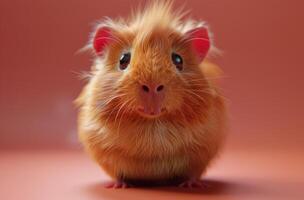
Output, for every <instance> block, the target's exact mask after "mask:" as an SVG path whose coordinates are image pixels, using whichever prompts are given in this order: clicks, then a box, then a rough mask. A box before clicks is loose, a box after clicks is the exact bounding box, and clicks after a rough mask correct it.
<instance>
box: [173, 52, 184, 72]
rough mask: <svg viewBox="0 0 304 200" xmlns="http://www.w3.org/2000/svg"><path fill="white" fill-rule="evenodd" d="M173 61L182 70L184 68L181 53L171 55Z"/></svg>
mask: <svg viewBox="0 0 304 200" xmlns="http://www.w3.org/2000/svg"><path fill="white" fill-rule="evenodd" d="M171 58H172V62H173V64H174V65H175V66H176V68H177V69H178V70H179V71H181V70H182V69H183V59H182V57H181V56H180V55H178V54H176V53H172V55H171Z"/></svg>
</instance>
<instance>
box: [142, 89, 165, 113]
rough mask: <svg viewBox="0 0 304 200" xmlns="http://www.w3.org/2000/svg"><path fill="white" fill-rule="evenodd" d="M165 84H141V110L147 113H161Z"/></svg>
mask: <svg viewBox="0 0 304 200" xmlns="http://www.w3.org/2000/svg"><path fill="white" fill-rule="evenodd" d="M164 89H165V86H164V85H162V84H143V85H141V89H140V94H141V95H140V96H141V99H142V107H143V111H144V113H145V114H147V115H152V116H153V115H158V114H160V113H161V109H162V102H163V99H164V96H165V95H164Z"/></svg>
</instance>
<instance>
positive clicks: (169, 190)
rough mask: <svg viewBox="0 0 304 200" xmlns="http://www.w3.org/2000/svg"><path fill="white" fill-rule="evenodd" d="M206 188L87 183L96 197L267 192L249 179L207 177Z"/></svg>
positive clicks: (220, 194)
mask: <svg viewBox="0 0 304 200" xmlns="http://www.w3.org/2000/svg"><path fill="white" fill-rule="evenodd" d="M203 182H204V183H205V184H206V188H203V189H188V188H179V187H174V186H170V187H136V188H127V189H107V188H105V187H104V186H105V184H106V183H105V182H104V183H95V184H91V185H87V186H86V187H85V192H87V193H89V195H90V196H92V197H95V198H96V199H102V197H106V198H107V199H122V198H123V199H150V198H151V199H157V200H161V199H166V198H170V197H171V198H172V197H173V196H174V197H180V198H181V199H182V197H183V198H184V197H186V196H190V195H196V196H200V197H201V196H217V195H218V196H223V195H224V196H234V197H235V196H239V197H240V196H248V195H249V196H256V195H263V194H266V193H267V191H265V189H264V188H261V187H258V186H257V185H255V184H252V183H250V182H249V181H248V180H247V181H244V182H238V183H233V182H228V181H224V180H215V179H205V180H204V181H203ZM175 199H176V198H175Z"/></svg>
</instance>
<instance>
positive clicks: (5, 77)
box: [0, 0, 304, 148]
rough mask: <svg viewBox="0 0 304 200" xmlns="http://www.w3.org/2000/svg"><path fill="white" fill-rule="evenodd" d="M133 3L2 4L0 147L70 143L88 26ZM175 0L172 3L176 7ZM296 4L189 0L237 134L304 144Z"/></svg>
mask: <svg viewBox="0 0 304 200" xmlns="http://www.w3.org/2000/svg"><path fill="white" fill-rule="evenodd" d="M136 2H138V1H124V0H120V1H119V0H112V1H102V0H99V1H97V0H95V1H81V0H74V1H60V3H59V2H58V1H47V0H43V1H34V0H28V1H22V0H19V1H18V0H14V1H11V0H2V1H1V3H0V20H1V30H0V31H1V32H0V67H1V71H0V81H1V82H0V110H1V112H0V147H1V148H15V147H26V148H28V147H43V148H46V147H53V146H61V147H73V146H75V145H77V139H76V137H75V136H76V109H75V108H74V107H73V104H72V101H73V99H75V97H76V96H77V95H78V93H79V91H80V89H81V86H82V85H83V84H84V82H83V81H80V80H78V78H77V76H78V75H77V73H79V72H81V71H83V70H89V67H90V64H91V61H90V60H91V57H90V55H88V54H77V53H76V52H77V50H78V49H80V48H81V47H83V45H84V44H85V43H86V41H87V38H88V34H89V32H90V31H91V28H92V26H91V25H92V23H93V22H95V21H96V20H97V19H100V18H101V17H103V16H111V17H115V16H118V15H122V16H125V15H126V14H128V13H129V10H130V8H131V7H132V6H136V5H137V3H136ZM182 2H183V1H177V3H176V5H181V4H182ZM299 2H301V1H287V0H286V1H275V0H274V1H248V0H245V1H244V0H233V1H216V0H204V1H200V0H197V1H187V4H186V5H187V6H186V7H187V8H190V9H191V10H192V12H191V13H192V15H193V17H195V18H200V19H204V20H206V21H207V22H208V23H209V24H210V26H211V29H212V31H213V32H214V34H215V42H216V45H217V46H218V47H219V48H220V49H222V50H223V51H224V54H223V56H222V57H219V58H218V59H217V60H216V63H218V64H219V65H220V66H221V67H222V69H223V70H224V71H225V74H226V75H225V76H226V77H225V78H223V87H224V88H225V94H226V96H227V97H228V98H229V99H230V101H229V107H230V110H231V131H230V134H233V135H237V137H238V138H245V139H246V138H252V137H257V136H261V137H267V139H269V140H278V139H280V138H281V137H282V138H283V137H284V142H286V141H285V139H288V140H290V142H291V141H293V142H299V140H301V141H303V138H304V136H303V134H302V133H303V130H304V123H303V120H304V117H303V111H304V92H303V91H302V90H303V86H304V78H303V72H304V59H303V55H302V54H303V45H304V38H303V36H304V28H303V19H304V13H303V12H302V8H303V6H304V3H302V4H300V3H299ZM285 137H286V138H285Z"/></svg>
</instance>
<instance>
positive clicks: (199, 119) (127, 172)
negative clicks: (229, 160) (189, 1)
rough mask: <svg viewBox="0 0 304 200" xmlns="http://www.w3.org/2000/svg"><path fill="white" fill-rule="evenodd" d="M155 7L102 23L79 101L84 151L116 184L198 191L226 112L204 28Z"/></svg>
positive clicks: (167, 7) (166, 4)
mask: <svg viewBox="0 0 304 200" xmlns="http://www.w3.org/2000/svg"><path fill="white" fill-rule="evenodd" d="M184 13H185V12H183V11H180V10H179V11H174V10H173V8H172V2H171V1H154V3H151V4H149V5H147V6H145V7H144V8H143V9H142V10H141V11H136V13H135V14H134V13H133V15H132V16H131V17H130V18H129V19H121V18H119V19H116V20H112V19H109V18H106V19H104V20H102V21H101V22H100V23H99V24H98V25H97V27H96V29H95V30H94V32H93V34H92V36H91V39H90V41H89V44H88V48H89V49H91V50H92V52H93V53H94V58H95V62H94V64H93V67H92V69H91V71H90V78H89V80H88V83H87V84H86V85H85V87H84V88H83V90H82V92H81V94H80V95H79V97H78V98H77V100H76V103H77V105H78V106H79V115H78V133H79V139H80V141H81V142H82V144H83V145H84V147H85V149H86V151H87V152H88V153H89V154H90V155H91V156H92V157H93V159H94V160H95V161H97V163H98V164H99V165H100V166H101V168H102V169H103V170H104V171H105V172H106V173H107V174H109V175H110V176H111V177H112V178H113V179H114V180H115V182H113V183H111V184H109V185H108V187H112V188H126V187H129V186H130V185H132V186H133V185H142V184H143V185H144V184H156V185H158V184H171V183H174V184H176V185H180V186H183V187H201V186H203V184H202V182H201V181H200V177H201V175H202V174H203V173H204V172H205V171H206V168H207V166H208V165H209V164H210V161H211V160H212V159H213V158H214V157H215V156H216V155H217V154H218V152H219V150H220V147H221V146H222V143H223V139H224V137H225V131H226V128H225V127H226V108H225V107H226V106H225V102H224V98H223V96H222V95H221V93H220V90H219V87H218V84H217V82H216V81H215V80H216V78H217V77H218V75H219V74H220V73H221V71H220V70H219V68H218V67H217V66H216V65H214V64H212V63H210V62H208V61H207V60H206V59H205V58H206V56H207V54H209V53H210V51H211V50H212V49H213V48H214V47H213V44H212V39H211V33H210V31H209V29H208V27H207V26H206V24H205V23H204V22H200V21H194V20H191V19H188V18H186V17H185V14H184Z"/></svg>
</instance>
